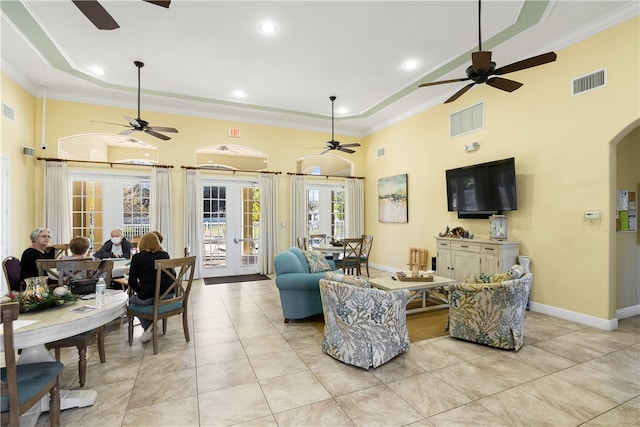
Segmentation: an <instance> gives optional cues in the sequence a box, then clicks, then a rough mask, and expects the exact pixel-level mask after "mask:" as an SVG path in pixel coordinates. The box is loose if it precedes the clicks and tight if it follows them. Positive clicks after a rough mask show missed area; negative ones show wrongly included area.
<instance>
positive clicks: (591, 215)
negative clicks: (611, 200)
mask: <svg viewBox="0 0 640 427" xmlns="http://www.w3.org/2000/svg"><path fill="white" fill-rule="evenodd" d="M584 219H600V211H584Z"/></svg>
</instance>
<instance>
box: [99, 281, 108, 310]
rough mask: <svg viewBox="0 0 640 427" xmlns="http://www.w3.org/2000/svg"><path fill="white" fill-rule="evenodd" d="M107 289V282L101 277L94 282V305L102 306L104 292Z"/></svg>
mask: <svg viewBox="0 0 640 427" xmlns="http://www.w3.org/2000/svg"><path fill="white" fill-rule="evenodd" d="M106 289H107V284H106V283H105V282H104V279H103V278H102V277H101V278H99V279H98V283H96V307H102V306H103V305H104V292H105V290H106Z"/></svg>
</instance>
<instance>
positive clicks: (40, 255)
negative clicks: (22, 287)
mask: <svg viewBox="0 0 640 427" xmlns="http://www.w3.org/2000/svg"><path fill="white" fill-rule="evenodd" d="M29 237H30V238H31V247H28V248H27V249H25V250H24V252H23V253H22V257H21V258H20V282H23V281H24V279H27V278H29V277H38V267H36V260H38V259H53V258H54V257H55V251H54V250H53V249H47V246H49V241H50V240H51V231H50V230H49V229H48V228H36V229H35V230H33V231H32V232H31V234H30V235H29ZM14 290H19V289H14Z"/></svg>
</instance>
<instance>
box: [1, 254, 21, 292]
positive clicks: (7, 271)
mask: <svg viewBox="0 0 640 427" xmlns="http://www.w3.org/2000/svg"><path fill="white" fill-rule="evenodd" d="M2 271H4V278H5V280H6V282H7V286H9V289H11V290H12V291H19V290H21V289H20V288H21V286H20V271H21V269H20V260H19V259H18V258H16V257H13V256H8V257H6V258H5V259H3V260H2Z"/></svg>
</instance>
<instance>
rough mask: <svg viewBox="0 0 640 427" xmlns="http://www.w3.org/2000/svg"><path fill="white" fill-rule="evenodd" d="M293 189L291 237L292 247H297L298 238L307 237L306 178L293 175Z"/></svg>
mask: <svg viewBox="0 0 640 427" xmlns="http://www.w3.org/2000/svg"><path fill="white" fill-rule="evenodd" d="M289 183H290V187H291V215H290V218H291V227H290V229H291V235H290V242H289V245H290V246H296V239H297V238H298V237H307V233H308V231H307V229H308V224H307V193H306V189H305V185H306V180H305V177H304V176H300V175H292V176H291V177H290V181H289Z"/></svg>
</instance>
